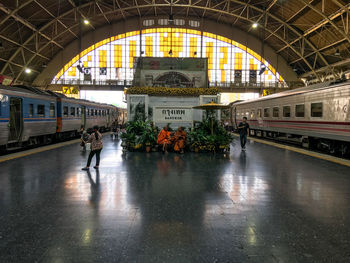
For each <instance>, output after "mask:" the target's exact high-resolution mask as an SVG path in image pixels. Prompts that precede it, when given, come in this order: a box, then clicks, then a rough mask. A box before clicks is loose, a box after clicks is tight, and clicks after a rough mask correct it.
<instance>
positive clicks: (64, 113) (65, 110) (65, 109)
mask: <svg viewBox="0 0 350 263" xmlns="http://www.w3.org/2000/svg"><path fill="white" fill-rule="evenodd" d="M63 116H66V117H67V116H68V107H67V106H64V107H63Z"/></svg>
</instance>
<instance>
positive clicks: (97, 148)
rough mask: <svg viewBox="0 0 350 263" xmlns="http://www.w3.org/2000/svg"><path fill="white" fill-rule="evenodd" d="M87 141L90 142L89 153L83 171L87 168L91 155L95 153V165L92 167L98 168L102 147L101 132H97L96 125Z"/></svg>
mask: <svg viewBox="0 0 350 263" xmlns="http://www.w3.org/2000/svg"><path fill="white" fill-rule="evenodd" d="M87 143H91V151H90V154H89V158H88V161H87V165H86V166H85V167H84V168H83V169H82V170H84V171H87V170H89V168H90V164H91V160H92V157H94V155H95V154H96V165H95V166H94V168H95V169H98V168H99V165H100V154H101V151H102V148H103V144H102V134H101V133H99V131H98V126H94V132H93V133H92V134H91V135H90V137H89V139H88V141H87Z"/></svg>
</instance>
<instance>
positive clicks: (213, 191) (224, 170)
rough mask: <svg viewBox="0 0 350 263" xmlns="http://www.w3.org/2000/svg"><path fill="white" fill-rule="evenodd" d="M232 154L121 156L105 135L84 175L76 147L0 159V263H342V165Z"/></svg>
mask: <svg viewBox="0 0 350 263" xmlns="http://www.w3.org/2000/svg"><path fill="white" fill-rule="evenodd" d="M238 145H239V143H238V142H237V143H236V146H233V147H232V149H231V152H230V153H229V154H226V155H223V154H216V155H214V154H198V153H197V154H196V153H185V154H184V155H177V154H174V153H168V154H164V155H163V154H162V153H158V152H157V153H149V154H146V153H136V152H135V153H133V152H131V153H130V152H129V153H127V154H126V155H122V151H121V147H120V141H118V140H116V141H112V140H111V138H110V137H109V136H108V135H106V136H104V149H103V151H102V154H101V167H100V169H99V170H95V169H90V171H89V172H85V171H82V170H81V168H82V167H83V166H84V165H85V163H86V160H87V153H85V154H84V153H81V152H80V146H79V143H78V142H76V141H72V142H70V143H65V144H62V145H57V146H55V147H49V148H47V149H44V150H43V149H42V148H38V149H35V150H31V152H30V153H26V152H22V153H17V155H15V156H12V157H10V158H9V157H6V156H1V157H0V174H1V176H0V211H1V212H0V261H1V262H349V261H350V206H349V202H350V187H349V185H350V167H349V166H347V164H348V163H347V162H346V161H344V162H343V163H335V162H333V161H332V160H325V159H324V158H323V159H320V158H318V156H317V154H313V155H312V156H310V155H306V154H304V153H302V152H295V151H293V150H292V149H290V148H284V147H279V148H277V147H275V146H274V145H269V144H265V143H261V142H257V141H253V140H251V141H249V142H248V145H247V151H246V152H242V151H241V150H240V148H239V146H238ZM94 161H95V160H93V162H92V164H94Z"/></svg>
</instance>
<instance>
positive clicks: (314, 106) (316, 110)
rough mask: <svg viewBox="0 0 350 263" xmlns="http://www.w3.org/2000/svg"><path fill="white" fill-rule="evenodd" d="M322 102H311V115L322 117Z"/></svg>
mask: <svg viewBox="0 0 350 263" xmlns="http://www.w3.org/2000/svg"><path fill="white" fill-rule="evenodd" d="M322 111H323V105H322V102H318V103H311V117H322Z"/></svg>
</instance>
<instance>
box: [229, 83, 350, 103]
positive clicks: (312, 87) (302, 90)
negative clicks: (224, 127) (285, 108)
mask: <svg viewBox="0 0 350 263" xmlns="http://www.w3.org/2000/svg"><path fill="white" fill-rule="evenodd" d="M343 85H350V81H327V82H323V83H318V84H315V85H310V86H306V87H302V88H298V89H292V90H287V91H283V92H279V93H275V94H272V95H268V96H265V97H261V98H258V99H251V100H245V101H240V102H238V103H235V104H237V105H240V104H246V103H251V102H258V101H264V100H270V99H277V98H282V97H287V96H293V95H299V94H303V93H308V92H315V91H320V90H325V89H331V88H335V87H338V86H343Z"/></svg>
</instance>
